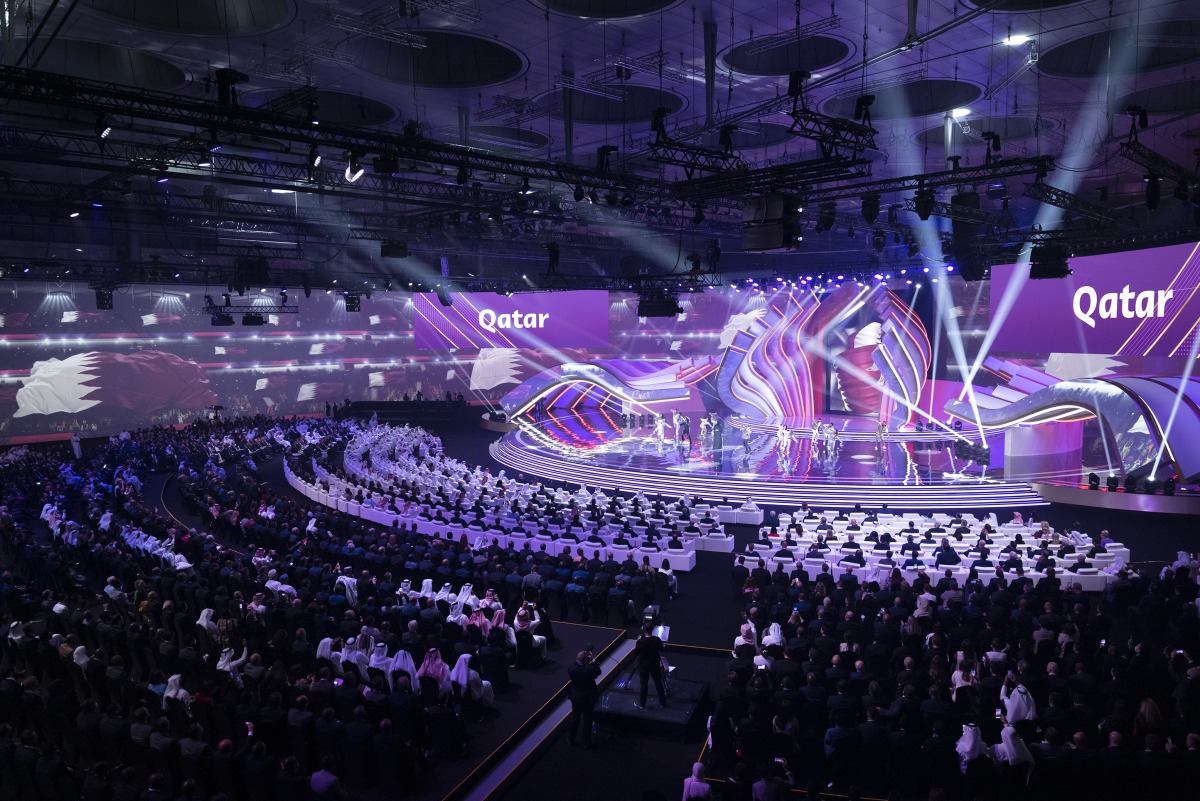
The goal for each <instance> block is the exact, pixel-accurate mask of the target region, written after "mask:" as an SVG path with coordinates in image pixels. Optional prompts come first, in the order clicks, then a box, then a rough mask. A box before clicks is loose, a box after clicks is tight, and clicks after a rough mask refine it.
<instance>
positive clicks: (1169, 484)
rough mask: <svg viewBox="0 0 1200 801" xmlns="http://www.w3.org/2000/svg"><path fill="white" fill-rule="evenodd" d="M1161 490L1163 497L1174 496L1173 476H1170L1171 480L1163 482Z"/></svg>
mask: <svg viewBox="0 0 1200 801" xmlns="http://www.w3.org/2000/svg"><path fill="white" fill-rule="evenodd" d="M1162 490H1163V495H1174V494H1175V477H1174V476H1172V477H1171V478H1168V479H1167V480H1166V481H1164V482H1163V486H1162Z"/></svg>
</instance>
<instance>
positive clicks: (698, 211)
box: [692, 203, 704, 225]
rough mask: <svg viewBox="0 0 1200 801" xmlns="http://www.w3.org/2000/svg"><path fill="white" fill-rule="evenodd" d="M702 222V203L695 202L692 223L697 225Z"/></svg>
mask: <svg viewBox="0 0 1200 801" xmlns="http://www.w3.org/2000/svg"><path fill="white" fill-rule="evenodd" d="M702 222H704V204H703V203H697V204H696V213H695V214H693V215H692V225H699V224H700V223H702Z"/></svg>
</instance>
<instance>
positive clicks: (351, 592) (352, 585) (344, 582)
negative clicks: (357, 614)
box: [333, 568, 358, 606]
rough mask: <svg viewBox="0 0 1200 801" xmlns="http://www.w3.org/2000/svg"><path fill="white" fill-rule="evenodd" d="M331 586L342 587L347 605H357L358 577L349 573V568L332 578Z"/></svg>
mask: <svg viewBox="0 0 1200 801" xmlns="http://www.w3.org/2000/svg"><path fill="white" fill-rule="evenodd" d="M333 586H334V587H338V586H340V587H342V592H344V593H345V594H346V603H347V604H348V605H350V606H357V605H358V579H356V578H354V576H352V575H350V568H346V572H345V573H343V574H342V575H340V576H338V577H337V579H335V580H334V582H333Z"/></svg>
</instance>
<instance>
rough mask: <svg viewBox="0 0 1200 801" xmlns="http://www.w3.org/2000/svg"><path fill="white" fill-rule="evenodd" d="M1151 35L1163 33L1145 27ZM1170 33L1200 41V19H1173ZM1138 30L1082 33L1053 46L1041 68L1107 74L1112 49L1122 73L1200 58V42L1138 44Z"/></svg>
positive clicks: (1071, 74)
mask: <svg viewBox="0 0 1200 801" xmlns="http://www.w3.org/2000/svg"><path fill="white" fill-rule="evenodd" d="M1142 30H1143V31H1144V32H1145V33H1146V34H1147V35H1150V34H1156V33H1162V32H1163V31H1159V30H1158V29H1157V28H1155V29H1154V30H1153V31H1152V30H1149V29H1146V28H1143V29H1142ZM1170 34H1171V36H1172V37H1175V36H1178V37H1180V39H1181V40H1184V41H1186V40H1189V39H1190V40H1193V41H1197V37H1200V21H1196V20H1172V21H1171V29H1170ZM1138 39H1139V37H1138V36H1137V29H1134V31H1133V32H1132V33H1131V31H1130V30H1128V29H1125V28H1122V29H1120V30H1118V31H1117V32H1116V35H1115V36H1110V34H1109V31H1100V32H1099V33H1093V34H1090V35H1088V36H1081V37H1080V38H1078V39H1072V40H1071V41H1069V42H1063V43H1062V44H1060V45H1057V46H1055V47H1052V48H1050V49H1049V50H1047V51H1046V52H1044V53H1042V54H1041V56H1040V58H1039V59H1038V69H1040V70H1041V71H1042V72H1044V73H1046V74H1047V75H1054V76H1057V77H1061V78H1084V77H1087V78H1090V77H1092V76H1093V75H1104V74H1106V73H1107V72H1108V69H1109V51H1110V50H1111V51H1112V66H1113V71H1114V72H1117V73H1120V74H1126V75H1128V74H1131V73H1142V72H1153V71H1155V70H1161V69H1167V68H1168V67H1177V66H1179V65H1180V64H1187V63H1188V62H1191V61H1195V60H1197V59H1200V44H1191V45H1186V46H1183V47H1175V46H1171V45H1168V44H1138Z"/></svg>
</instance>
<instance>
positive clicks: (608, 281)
mask: <svg viewBox="0 0 1200 801" xmlns="http://www.w3.org/2000/svg"><path fill="white" fill-rule="evenodd" d="M449 280H450V289H451V290H452V291H464V292H500V293H505V294H509V293H519V292H533V291H538V292H567V291H572V290H578V289H603V290H608V291H610V292H630V291H632V292H661V293H669V294H675V293H679V292H692V291H695V292H699V291H701V290H703V289H708V288H710V287H721V286H724V285H725V282H724V277H723V276H722V275H721V273H718V272H713V271H710V270H704V271H700V272H685V273H660V274H655V275H632V276H606V275H593V274H566V273H558V272H554V273H542V274H540V275H532V276H530V278H529V279H528V280H526V279H524V278H469V277H464V278H456V277H451V278H450V279H449Z"/></svg>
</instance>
